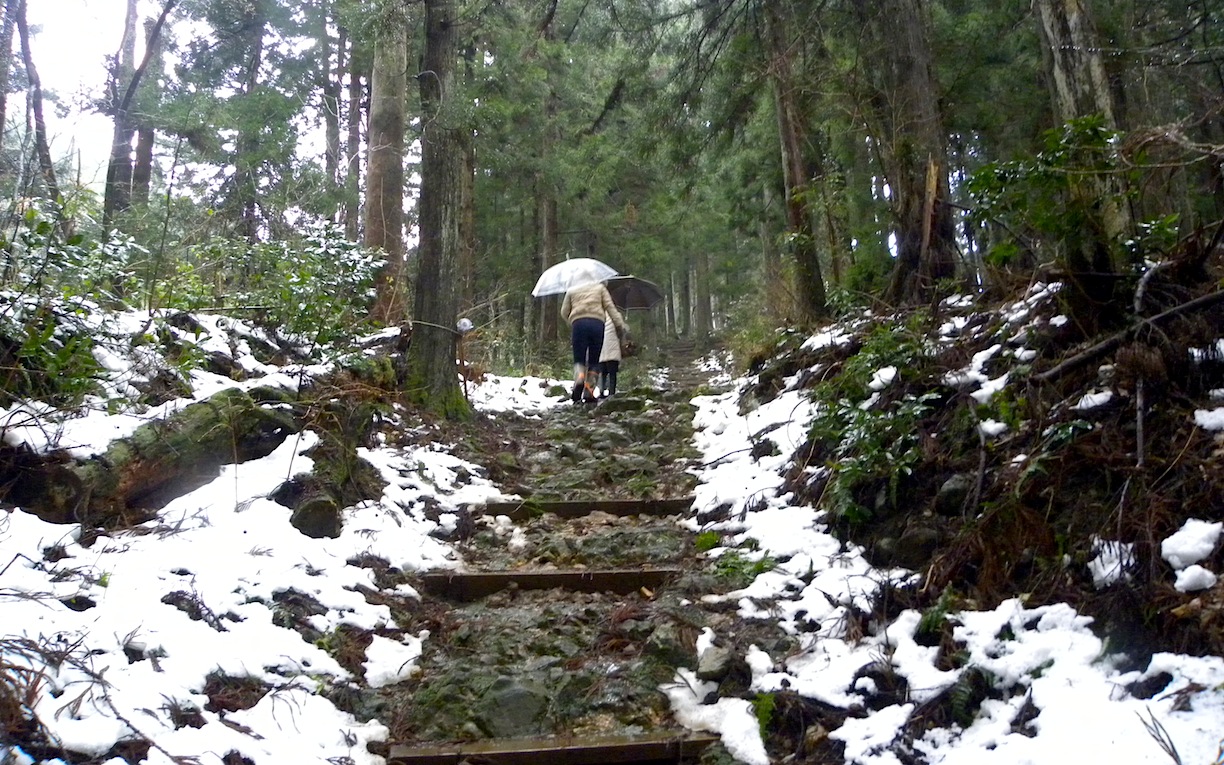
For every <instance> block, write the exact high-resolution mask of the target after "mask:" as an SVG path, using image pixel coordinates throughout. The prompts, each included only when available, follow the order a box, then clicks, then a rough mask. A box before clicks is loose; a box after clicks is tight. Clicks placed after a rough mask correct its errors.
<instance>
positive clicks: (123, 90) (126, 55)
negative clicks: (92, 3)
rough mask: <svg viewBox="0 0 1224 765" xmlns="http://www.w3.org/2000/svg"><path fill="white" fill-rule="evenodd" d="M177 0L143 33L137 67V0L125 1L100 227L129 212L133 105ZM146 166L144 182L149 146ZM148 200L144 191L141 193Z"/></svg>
mask: <svg viewBox="0 0 1224 765" xmlns="http://www.w3.org/2000/svg"><path fill="white" fill-rule="evenodd" d="M178 2H179V0H167V1H166V4H165V5H163V6H162V10H161V13H160V14H159V15H158V17H157V20H156V21H154V22H153V23H152V24H151V25H150V26H149V27H148V30H147V32H146V34H145V53H144V58H143V59H141V61H140V64H139V65H138V64H136V0H128V5H127V15H126V16H125V22H124V29H123V41H122V43H121V44H120V50H119V55H118V57H117V58H116V62H115V68H114V71H112V72H111V83H110V94H109V98H110V104H109V106H110V110H111V119H112V120H113V121H114V126H113V128H112V131H111V149H110V158H109V160H108V161H107V165H106V187H105V190H104V191H103V196H102V225H103V228H109V227H110V224H111V223H112V221H113V220H114V217H115V215H117V214H119V213H121V212H123V211H124V210H126V209H128V208H129V207H130V206H131V203H132V194H133V189H132V185H133V180H134V175H135V174H136V169H135V162H136V161H138V158H134V156H133V153H132V148H133V147H132V141H133V139H134V138H135V137H136V134H137V127H138V126H137V125H134V124H133V122H132V102H133V101H134V100H135V98H136V93H137V91H138V90H139V88H140V84H141V82H142V80H143V79H144V75H145V73H146V72H147V71H148V69H149V65H150V63H151V62H152V61H154V59H155V58H156V57H159V56H160V51H161V31H162V29H163V28H164V27H165V24H166V19H167V18H169V16H170V13H171V12H172V11H173V10H174V8H175V6H177V5H178ZM148 154H149V163H150V166H149V167H148V168H147V175H146V182H147V179H148V177H149V176H151V173H152V168H151V163H152V145H151V143H150V145H149V148H148ZM142 194H143V196H144V198H145V199H146V200H147V197H148V190H147V188H146V189H145V190H144V191H143V192H142Z"/></svg>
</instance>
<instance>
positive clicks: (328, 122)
mask: <svg viewBox="0 0 1224 765" xmlns="http://www.w3.org/2000/svg"><path fill="white" fill-rule="evenodd" d="M329 22H330V19H329V18H328V16H327V14H320V16H319V25H320V27H321V28H320V29H319V31H318V35H319V40H320V41H321V45H322V50H321V55H320V56H319V73H318V77H319V80H320V84H321V85H322V88H321V90H322V94H323V141H324V149H323V165H324V170H325V172H326V174H327V181H326V183H327V196H328V199H329V200H337V197H338V196H339V194H338V191H339V184H340V77H341V76H342V74H343V72H344V42H345V41H344V37H345V32H344V30H343V29H341V30H340V36H339V39H338V40H335V41H334V42H335V48H334V53H333V48H332V43H333V39H332V36H331V34H330V33H329V32H328V28H329ZM332 204H335V202H332ZM338 212H339V211H338V210H337V209H336V208H334V207H332V208H331V214H330V215H329V217H330V218H331V220H332V221H333V222H334V221H336V219H337V214H338Z"/></svg>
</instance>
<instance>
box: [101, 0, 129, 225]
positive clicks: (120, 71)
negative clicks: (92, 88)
mask: <svg viewBox="0 0 1224 765" xmlns="http://www.w3.org/2000/svg"><path fill="white" fill-rule="evenodd" d="M135 73H136V0H127V8H126V11H125V13H124V17H123V39H122V40H121V41H120V43H119V53H118V55H117V56H116V57H115V63H114V68H113V69H112V70H111V73H110V83H109V87H108V90H109V93H108V97H109V99H110V102H111V113H112V120H113V121H114V125H113V126H112V130H111V148H110V158H109V160H108V161H107V163H106V192H105V194H104V195H103V201H102V226H103V228H109V227H110V224H111V223H112V222H113V220H114V218H115V215H117V214H119V213H121V212H123V211H124V210H126V209H128V207H129V206H130V205H131V201H132V139H133V138H135V136H136V130H135V129H134V128H133V127H132V125H131V120H130V118H129V115H128V111H127V109H126V108H123V102H124V100H125V98H124V96H125V93H124V90H125V89H126V88H127V87H128V85H129V84H130V83H131V81H132V79H133V77H134V76H135Z"/></svg>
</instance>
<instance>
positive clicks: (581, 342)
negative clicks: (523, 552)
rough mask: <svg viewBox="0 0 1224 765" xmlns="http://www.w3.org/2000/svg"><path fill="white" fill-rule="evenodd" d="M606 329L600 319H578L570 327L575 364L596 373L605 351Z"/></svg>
mask: <svg viewBox="0 0 1224 765" xmlns="http://www.w3.org/2000/svg"><path fill="white" fill-rule="evenodd" d="M603 336H604V328H603V322H602V321H600V320H599V319H578V320H577V321H575V322H574V323H573V324H572V325H570V342H571V344H572V345H573V346H574V363H575V364H583V365H584V366H586V367H587V369H589V370H591V371H594V370H595V368H596V367H597V366H598V364H599V353H600V351H602V350H603Z"/></svg>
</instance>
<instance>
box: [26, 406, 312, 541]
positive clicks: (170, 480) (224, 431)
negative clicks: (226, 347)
mask: <svg viewBox="0 0 1224 765" xmlns="http://www.w3.org/2000/svg"><path fill="white" fill-rule="evenodd" d="M253 394H254V395H250V394H247V393H246V392H244V391H242V390H239V389H237V388H227V389H225V390H223V391H221V392H219V393H217V394H215V395H213V396H212V397H211V398H209V399H207V400H205V401H201V402H198V403H194V404H189V405H188V406H186V407H184V408H183V409H182V410H180V411H178V412H176V413H175V414H173V415H171V416H169V417H167V418H165V419H163V420H158V421H155V422H151V423H149V424H147V425H142V426H141V427H140V428H138V429H137V430H136V432H134V433H133V434H132V435H130V436H127V437H125V438H120V439H117V440H115V441H113V442H112V443H111V444H110V446H109V447H108V448H107V450H106V452H105V453H103V454H100V455H97V456H95V457H92V458H90V459H88V460H85V461H83V462H68V463H64V462H60V463H58V464H45V465H44V466H43V467H42V468H41V469H40V470H37V471H27V472H26V473H25V475H24V476H23V478H24V480H22V481H20V482H19V483H20V489H19V490H15V491H12V492H10V496H9V497H8V498H7V499H8V501H10V502H12V503H13V504H16V505H19V506H21V507H24V508H26V509H28V510H30V511H32V512H34V513H35V514H37V515H38V516H39V517H40V518H42V519H44V520H46V521H49V522H51V523H82V524H87V525H90V526H105V527H114V526H123V525H128V524H131V523H136V522H140V521H143V520H146V519H148V518H150V517H152V515H153V513H154V511H156V510H158V509H160V508H161V507H163V506H165V505H166V503H168V502H169V501H171V500H172V499H174V498H175V497H179V496H182V495H183V494H186V493H187V492H189V491H192V490H193V489H196V488H198V487H200V486H202V485H204V484H205V483H207V482H208V481H211V480H212V479H214V478H216V477H217V475H219V474H220V469H221V466H222V465H231V464H236V463H240V462H245V461H247V460H252V459H258V458H260V457H265V456H267V455H268V454H271V453H272V451H273V450H274V449H276V447H278V446H280V445H281V443H283V442H284V440H285V439H286V438H288V437H289V436H290V435H292V434H295V433H297V432H298V430H299V429H300V427H299V425H298V423H297V422H296V421H295V420H294V418H293V416H292V414H291V412H290V411H288V410H287V408H270V407H268V406H266V405H265V403H266V402H269V401H272V402H278V403H280V402H284V401H285V400H286V394H285V393H284V392H282V391H276V390H273V389H264V388H261V389H258V390H257V391H255V392H253Z"/></svg>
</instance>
